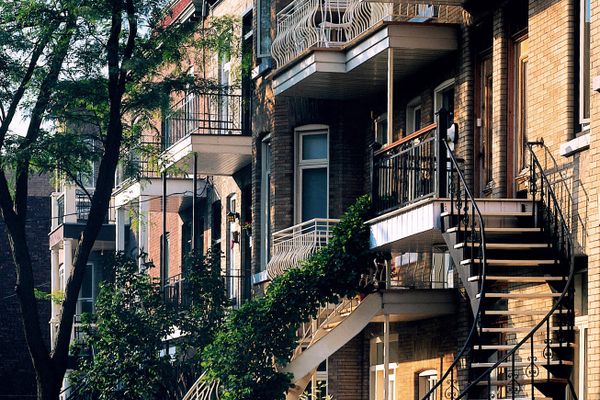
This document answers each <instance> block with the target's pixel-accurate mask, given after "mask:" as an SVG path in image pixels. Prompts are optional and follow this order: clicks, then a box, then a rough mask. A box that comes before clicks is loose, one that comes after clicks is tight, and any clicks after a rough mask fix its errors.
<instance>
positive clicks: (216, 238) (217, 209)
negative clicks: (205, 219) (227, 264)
mask: <svg viewBox="0 0 600 400" xmlns="http://www.w3.org/2000/svg"><path fill="white" fill-rule="evenodd" d="M211 218H212V220H211V225H210V230H211V234H212V246H213V249H214V250H215V251H217V252H221V200H217V201H215V202H214V203H212V206H211Z"/></svg>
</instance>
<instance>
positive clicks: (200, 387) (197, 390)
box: [182, 373, 220, 400]
mask: <svg viewBox="0 0 600 400" xmlns="http://www.w3.org/2000/svg"><path fill="white" fill-rule="evenodd" d="M204 375H205V373H202V375H200V377H199V378H198V380H196V382H195V383H194V384H193V385H192V387H191V388H190V390H188V392H187V393H186V395H185V396H184V397H183V399H182V400H219V399H220V397H219V386H220V383H219V381H208V380H205V379H204Z"/></svg>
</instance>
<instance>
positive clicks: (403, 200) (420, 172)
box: [372, 124, 437, 214]
mask: <svg viewBox="0 0 600 400" xmlns="http://www.w3.org/2000/svg"><path fill="white" fill-rule="evenodd" d="M436 143H437V125H436V124H432V125H429V126H426V127H425V128H423V129H420V130H419V131H417V132H415V133H413V134H411V135H409V136H407V137H405V138H402V139H401V140H398V141H397V142H395V143H392V144H391V145H389V146H386V147H384V148H382V149H380V150H378V151H376V152H375V153H374V154H373V196H372V197H373V207H374V210H375V212H376V213H378V214H383V213H385V212H387V211H390V210H393V209H396V208H400V207H404V206H406V205H408V204H411V203H414V202H416V201H419V200H421V199H424V198H426V197H432V196H434V195H435V193H436V185H435V183H436V182H435V179H436V152H437V148H436Z"/></svg>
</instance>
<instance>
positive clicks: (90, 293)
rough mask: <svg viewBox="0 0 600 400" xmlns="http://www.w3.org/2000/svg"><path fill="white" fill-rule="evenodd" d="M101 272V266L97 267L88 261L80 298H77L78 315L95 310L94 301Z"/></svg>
mask: <svg viewBox="0 0 600 400" xmlns="http://www.w3.org/2000/svg"><path fill="white" fill-rule="evenodd" d="M99 272H100V271H99V268H96V267H95V264H93V263H88V264H87V265H86V269H85V276H84V277H83V282H82V284H81V289H80V290H79V299H77V314H78V315H81V314H83V313H93V312H94V301H95V299H96V295H97V291H98V284H99V281H100V276H99Z"/></svg>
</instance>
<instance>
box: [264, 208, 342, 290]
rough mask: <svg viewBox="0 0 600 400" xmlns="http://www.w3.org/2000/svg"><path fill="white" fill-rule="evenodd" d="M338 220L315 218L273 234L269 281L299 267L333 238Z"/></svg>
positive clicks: (268, 267) (268, 269) (268, 271)
mask: <svg viewBox="0 0 600 400" xmlns="http://www.w3.org/2000/svg"><path fill="white" fill-rule="evenodd" d="M338 222H339V220H337V219H325V218H315V219H311V220H309V221H306V222H303V223H301V224H298V225H294V226H292V227H289V228H287V229H283V230H281V231H278V232H275V233H273V256H272V258H271V260H269V263H268V265H267V274H268V276H269V279H273V278H275V277H276V276H278V275H280V274H282V273H283V272H284V271H286V270H287V269H289V268H293V267H296V266H298V263H300V262H301V261H302V260H305V259H307V258H308V257H309V256H310V255H312V254H314V253H315V252H316V251H317V250H319V249H320V248H321V247H323V246H326V245H327V244H328V243H329V239H330V238H331V232H332V229H333V227H334V226H335V225H336V224H337V223H338Z"/></svg>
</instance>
